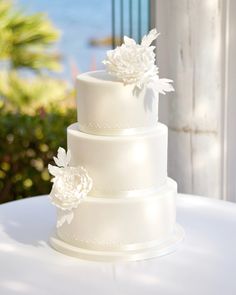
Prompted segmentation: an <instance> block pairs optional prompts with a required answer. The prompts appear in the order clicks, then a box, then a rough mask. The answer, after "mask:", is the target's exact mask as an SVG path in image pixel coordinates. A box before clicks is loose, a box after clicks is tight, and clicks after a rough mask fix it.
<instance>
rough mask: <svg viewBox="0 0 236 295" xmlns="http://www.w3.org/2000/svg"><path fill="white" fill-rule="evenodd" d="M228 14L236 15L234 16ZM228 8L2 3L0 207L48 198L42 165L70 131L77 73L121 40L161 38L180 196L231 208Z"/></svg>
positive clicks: (185, 3)
mask: <svg viewBox="0 0 236 295" xmlns="http://www.w3.org/2000/svg"><path fill="white" fill-rule="evenodd" d="M234 6H235V7H234ZM235 9H236V3H234V1H230V0H226V1H224V0H219V1H218V0H182V1H177V0H128V1H124V0H103V1H99V0H90V1H82V0H69V1H68V0H67V1H66V0H57V1H48V0H47V1H46V0H30V1H29V0H15V1H9V0H0V203H4V202H8V201H12V200H18V199H21V198H26V197H30V196H35V195H41V194H47V193H49V191H50V188H51V183H50V181H49V180H50V176H49V174H48V171H47V165H48V163H49V162H50V161H51V160H52V157H53V155H55V154H56V151H57V148H58V146H62V147H66V127H67V126H68V125H70V124H71V123H73V122H75V121H76V110H75V91H74V82H75V77H76V75H77V74H78V73H81V72H85V71H89V70H96V69H102V68H103V66H102V63H101V61H102V60H103V59H104V57H105V54H106V51H107V50H108V49H110V48H114V47H115V46H117V45H119V44H120V43H121V42H122V38H123V36H124V35H128V36H130V37H132V38H134V39H136V41H140V39H141V36H142V35H144V34H145V33H147V32H148V31H149V30H150V28H153V27H157V29H158V31H159V32H161V35H160V37H159V39H158V44H157V60H158V66H159V68H160V73H161V76H162V77H164V76H166V77H170V78H172V79H173V80H174V86H175V90H176V92H175V93H172V94H168V95H166V96H163V97H161V98H160V120H161V121H162V122H164V123H166V124H167V125H168V127H169V151H168V153H169V154H168V156H169V162H168V171H169V175H170V176H171V177H173V178H174V179H175V180H176V181H177V182H178V185H179V192H181V193H188V194H197V195H203V196H207V197H212V198H218V199H225V200H229V201H236V182H235V173H236V171H235V170H236V168H235V164H236V158H235V149H236V136H235V131H234V129H235V126H236V118H235V115H234V113H235V112H234V111H235V110H236V104H235V101H234V93H236V92H235V91H236V89H234V88H235V87H236V86H235V85H236V83H234V76H235V75H234V74H235V70H234V69H235V68H236V67H235V66H236V65H234V63H235V61H234V59H235V58H234V52H235V50H234V49H235V48H234V47H235V46H236V40H235V37H234V36H235V32H234V30H235V29H234V27H235V28H236V25H235V24H234V22H235V21H234V15H233V11H236V10H235Z"/></svg>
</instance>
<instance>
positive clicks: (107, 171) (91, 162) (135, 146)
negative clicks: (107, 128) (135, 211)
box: [67, 123, 168, 197]
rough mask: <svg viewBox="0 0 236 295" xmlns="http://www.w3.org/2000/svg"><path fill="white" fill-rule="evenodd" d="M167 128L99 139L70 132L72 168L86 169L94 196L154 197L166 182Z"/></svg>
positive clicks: (71, 129)
mask: <svg viewBox="0 0 236 295" xmlns="http://www.w3.org/2000/svg"><path fill="white" fill-rule="evenodd" d="M167 136H168V129H167V127H166V126H165V125H163V124H161V123H158V124H157V127H156V128H155V130H151V131H150V132H148V133H143V134H138V135H130V136H98V135H91V134H87V133H83V132H81V131H79V125H78V123H75V124H72V125H71V126H69V127H68V129H67V143H68V149H69V150H70V152H71V162H70V165H71V166H83V167H84V168H85V169H86V170H87V172H88V174H89V176H90V177H91V178H92V180H93V188H92V191H91V192H90V195H91V196H98V197H99V196H103V197H104V196H107V197H119V196H124V195H126V196H130V197H132V196H137V195H139V196H140V194H144V195H149V194H154V193H155V192H156V191H158V190H159V188H160V186H162V185H163V184H164V183H165V181H166V179H167Z"/></svg>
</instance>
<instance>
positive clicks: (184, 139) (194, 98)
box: [153, 0, 236, 198]
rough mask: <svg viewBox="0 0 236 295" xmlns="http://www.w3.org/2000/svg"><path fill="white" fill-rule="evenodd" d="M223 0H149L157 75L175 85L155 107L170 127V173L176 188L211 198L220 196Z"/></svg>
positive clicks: (222, 108)
mask: <svg viewBox="0 0 236 295" xmlns="http://www.w3.org/2000/svg"><path fill="white" fill-rule="evenodd" d="M226 3H227V1H224V0H204V1H199V0H181V1H177V0H157V1H153V6H155V8H154V9H155V15H154V17H153V18H154V24H155V26H156V27H157V29H158V31H159V32H160V33H161V35H160V36H159V39H158V41H157V60H158V66H159V69H160V77H168V78H172V79H173V80H174V87H175V93H171V94H168V95H166V97H165V96H162V97H161V98H160V112H159V117H160V121H163V122H164V123H166V124H167V125H168V127H169V163H168V170H169V175H170V176H171V177H173V178H174V179H175V180H176V181H177V182H178V185H179V191H180V192H184V193H192V194H197V195H204V196H209V197H214V198H223V197H224V196H223V195H224V179H225V177H224V175H225V169H224V163H225V161H226V160H225V154H226V153H225V149H224V147H225V145H224V143H225V124H224V118H225V101H226V100H225V94H226V92H225V78H226V60H225V59H226V39H225V36H226V34H225V31H226ZM235 84H236V82H235V83H234V85H235ZM234 87H235V86H234Z"/></svg>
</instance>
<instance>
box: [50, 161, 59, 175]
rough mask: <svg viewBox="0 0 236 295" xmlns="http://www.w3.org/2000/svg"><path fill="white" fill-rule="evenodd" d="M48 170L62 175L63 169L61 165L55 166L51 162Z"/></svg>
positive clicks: (53, 173)
mask: <svg viewBox="0 0 236 295" xmlns="http://www.w3.org/2000/svg"><path fill="white" fill-rule="evenodd" d="M48 171H49V173H50V174H51V175H53V176H58V175H61V170H60V168H59V167H56V166H53V165H51V164H48Z"/></svg>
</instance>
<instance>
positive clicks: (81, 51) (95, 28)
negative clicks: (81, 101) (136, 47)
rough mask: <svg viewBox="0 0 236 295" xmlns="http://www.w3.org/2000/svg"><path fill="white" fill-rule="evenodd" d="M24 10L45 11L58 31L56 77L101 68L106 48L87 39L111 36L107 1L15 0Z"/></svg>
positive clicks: (27, 11) (67, 76) (108, 2)
mask: <svg viewBox="0 0 236 295" xmlns="http://www.w3.org/2000/svg"><path fill="white" fill-rule="evenodd" d="M16 5H17V6H19V7H21V8H22V7H23V8H24V11H25V12H26V13H32V12H45V13H46V14H47V15H48V17H49V18H50V20H51V21H52V23H53V24H54V26H55V27H56V28H58V29H59V30H60V31H61V38H60V41H59V42H58V44H57V45H56V48H57V50H58V51H59V52H60V54H61V55H62V64H63V70H62V72H61V73H60V74H59V76H61V77H63V78H66V79H71V77H72V75H74V74H75V72H84V71H88V70H92V69H93V70H94V69H101V68H103V65H102V63H101V61H102V60H103V59H104V58H105V56H106V51H107V50H108V49H110V47H94V46H91V45H90V44H89V41H90V39H91V38H95V39H101V38H106V37H109V36H111V1H110V0H102V1H101V0H87V1H82V0H18V1H17V4H16Z"/></svg>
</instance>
